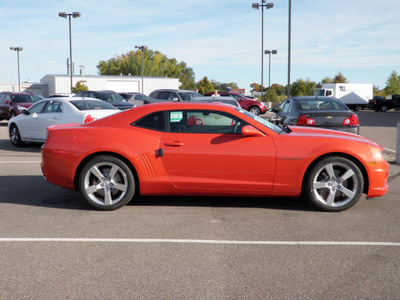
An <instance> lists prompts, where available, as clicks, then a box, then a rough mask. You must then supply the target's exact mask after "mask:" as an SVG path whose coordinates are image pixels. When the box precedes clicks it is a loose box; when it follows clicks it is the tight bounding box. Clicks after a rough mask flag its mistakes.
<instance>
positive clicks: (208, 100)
mask: <svg viewBox="0 0 400 300" xmlns="http://www.w3.org/2000/svg"><path fill="white" fill-rule="evenodd" d="M190 101H191V102H195V103H222V104H229V105H233V106H235V107H240V104H239V103H238V102H237V101H236V100H235V98H233V97H197V98H193V99H192V100H190Z"/></svg>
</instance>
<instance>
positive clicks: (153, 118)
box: [131, 112, 165, 131]
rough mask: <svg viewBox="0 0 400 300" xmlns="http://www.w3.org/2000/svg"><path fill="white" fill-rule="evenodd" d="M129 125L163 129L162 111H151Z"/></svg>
mask: <svg viewBox="0 0 400 300" xmlns="http://www.w3.org/2000/svg"><path fill="white" fill-rule="evenodd" d="M131 125H133V126H137V127H142V128H146V129H153V130H157V131H165V122H164V112H156V113H152V114H150V115H147V116H145V117H143V118H141V119H140V120H138V121H136V122H134V123H132V124H131Z"/></svg>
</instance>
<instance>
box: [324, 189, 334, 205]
mask: <svg viewBox="0 0 400 300" xmlns="http://www.w3.org/2000/svg"><path fill="white" fill-rule="evenodd" d="M335 195H336V192H332V191H331V192H330V193H329V196H328V198H326V204H327V205H329V206H331V207H332V206H333V205H334V204H335V203H334V200H335Z"/></svg>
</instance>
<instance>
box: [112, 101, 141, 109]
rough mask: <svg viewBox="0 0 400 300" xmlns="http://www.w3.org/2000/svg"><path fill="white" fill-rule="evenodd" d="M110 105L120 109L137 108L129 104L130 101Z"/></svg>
mask: <svg viewBox="0 0 400 300" xmlns="http://www.w3.org/2000/svg"><path fill="white" fill-rule="evenodd" d="M109 103H110V104H112V105H114V106H115V107H116V108H118V109H130V108H132V107H135V104H133V103H131V102H128V101H115V102H109Z"/></svg>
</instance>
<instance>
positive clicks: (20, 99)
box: [13, 95, 44, 103]
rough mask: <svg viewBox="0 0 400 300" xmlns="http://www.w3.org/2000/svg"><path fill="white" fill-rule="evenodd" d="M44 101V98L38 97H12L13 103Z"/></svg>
mask: <svg viewBox="0 0 400 300" xmlns="http://www.w3.org/2000/svg"><path fill="white" fill-rule="evenodd" d="M42 99H44V97H42V96H40V95H14V96H13V101H14V102H15V103H32V102H38V101H39V100H42Z"/></svg>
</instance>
